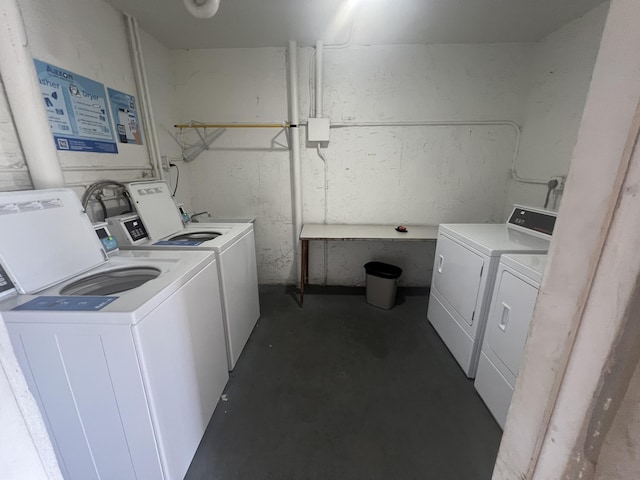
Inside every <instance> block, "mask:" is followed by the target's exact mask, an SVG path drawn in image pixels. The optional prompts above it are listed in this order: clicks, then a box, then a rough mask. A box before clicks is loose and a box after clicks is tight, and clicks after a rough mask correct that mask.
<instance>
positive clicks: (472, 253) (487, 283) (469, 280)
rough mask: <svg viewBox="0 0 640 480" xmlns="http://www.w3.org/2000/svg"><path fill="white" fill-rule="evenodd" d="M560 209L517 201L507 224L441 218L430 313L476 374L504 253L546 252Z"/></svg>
mask: <svg viewBox="0 0 640 480" xmlns="http://www.w3.org/2000/svg"><path fill="white" fill-rule="evenodd" d="M555 220H556V213H555V212H550V211H546V210H541V209H537V208H532V207H521V206H518V205H516V206H515V207H514V209H513V211H512V213H511V215H510V216H509V219H508V221H507V223H506V224H442V225H440V227H439V229H438V240H437V244H436V253H435V262H434V267H433V277H432V280H431V293H430V295H429V308H428V311H427V318H428V319H429V321H430V322H431V324H432V325H433V327H434V328H435V329H436V331H437V332H438V334H439V335H440V337H441V338H442V340H443V341H444V343H445V344H446V345H447V347H448V348H449V350H450V351H451V353H452V354H453V356H454V357H455V359H456V360H457V361H458V363H459V364H460V366H461V367H462V369H463V370H464V373H465V374H466V375H467V376H468V377H469V378H474V377H475V374H476V368H477V366H478V357H479V356H480V348H481V345H482V338H483V334H484V329H485V325H486V320H487V313H488V311H489V303H490V300H491V294H492V291H493V284H494V279H495V275H496V271H497V269H498V263H499V260H500V255H502V254H504V253H546V252H547V250H548V249H549V242H550V239H551V233H552V232H553V227H554V225H555Z"/></svg>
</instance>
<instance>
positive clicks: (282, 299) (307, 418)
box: [185, 286, 502, 480]
mask: <svg viewBox="0 0 640 480" xmlns="http://www.w3.org/2000/svg"><path fill="white" fill-rule="evenodd" d="M411 293H413V294H411ZM427 300H428V296H427V294H426V292H425V291H424V290H423V291H419V292H417V293H416V292H415V291H414V292H409V291H405V292H404V293H403V292H399V296H398V303H399V305H397V306H396V307H395V308H393V309H392V310H389V311H387V310H381V309H378V308H375V307H372V306H370V305H368V304H366V303H365V301H364V293H363V290H362V289H335V288H333V289H332V288H327V289H320V288H317V287H316V288H315V289H314V288H311V289H310V291H309V293H308V294H307V295H305V302H304V309H301V308H300V307H299V305H298V303H297V297H296V296H295V290H294V289H292V288H285V287H282V286H267V287H261V289H260V301H261V310H262V316H261V319H260V321H259V322H258V325H257V326H256V328H255V330H254V332H253V334H252V336H251V338H250V339H249V342H248V343H247V346H246V347H245V350H244V352H243V354H242V356H241V357H240V360H239V361H238V364H237V366H236V368H235V370H234V372H233V373H232V374H231V379H230V380H229V383H228V384H227V388H226V389H225V395H224V396H223V399H222V400H221V401H220V403H219V404H218V407H217V409H216V411H215V413H214V415H213V418H212V420H211V422H210V424H209V427H208V429H207V431H206V433H205V436H204V438H203V440H202V442H201V444H200V448H199V449H198V452H197V453H196V456H195V457H194V460H193V462H192V464H191V467H190V469H189V471H188V473H187V476H186V477H185V480H214V479H215V480H218V479H220V480H231V479H234V480H236V479H237V480H244V479H247V480H263V479H273V480H286V479H301V480H302V479H304V480H311V479H318V480H320V479H322V480H329V479H345V480H346V479H354V480H355V479H358V480H361V479H362V480H365V479H366V480H377V479H380V480H382V479H384V480H389V479H394V480H403V479H427V480H449V479H450V480H489V479H490V478H491V472H492V469H493V464H494V461H495V458H496V454H497V451H498V445H499V442H500V437H501V434H502V432H501V431H500V429H499V427H498V426H497V424H496V423H495V421H494V420H493V418H492V417H491V415H490V413H489V411H488V410H487V409H486V407H485V406H484V404H483V403H482V401H481V400H480V397H479V396H478V395H477V394H476V391H475V390H474V388H473V382H472V381H471V380H468V379H467V378H466V377H465V376H464V374H463V373H462V370H461V369H460V368H459V367H458V364H457V363H456V361H455V360H454V359H453V357H452V356H451V354H450V353H449V351H448V350H447V349H446V347H445V346H444V344H443V343H442V341H441V340H440V338H439V337H438V335H437V334H436V333H435V331H434V330H433V328H432V327H431V326H430V325H429V323H428V322H427V320H426V311H427Z"/></svg>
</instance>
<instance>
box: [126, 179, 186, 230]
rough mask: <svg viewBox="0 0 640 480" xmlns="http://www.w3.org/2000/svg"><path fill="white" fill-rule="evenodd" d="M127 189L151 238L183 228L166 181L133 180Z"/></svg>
mask: <svg viewBox="0 0 640 480" xmlns="http://www.w3.org/2000/svg"><path fill="white" fill-rule="evenodd" d="M127 190H128V191H129V194H130V196H131V198H132V199H133V201H134V203H135V207H136V210H137V211H138V215H140V219H141V220H142V223H143V224H144V226H145V228H146V230H147V233H148V234H149V237H150V238H151V240H161V239H163V238H165V237H168V236H169V235H171V234H175V233H178V232H179V231H180V230H182V229H183V228H184V225H183V224H182V217H181V216H180V212H179V210H178V207H177V206H176V202H174V201H173V197H172V196H171V193H170V192H169V186H168V185H167V183H166V182H163V181H159V180H156V181H153V182H133V183H129V184H127Z"/></svg>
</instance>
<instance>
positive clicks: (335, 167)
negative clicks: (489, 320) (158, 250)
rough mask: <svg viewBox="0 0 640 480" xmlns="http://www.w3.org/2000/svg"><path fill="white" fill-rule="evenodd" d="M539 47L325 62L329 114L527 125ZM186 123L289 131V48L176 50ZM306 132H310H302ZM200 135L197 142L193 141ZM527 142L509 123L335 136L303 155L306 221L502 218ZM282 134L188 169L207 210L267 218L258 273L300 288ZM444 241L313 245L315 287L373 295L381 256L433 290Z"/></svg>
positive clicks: (228, 149)
mask: <svg viewBox="0 0 640 480" xmlns="http://www.w3.org/2000/svg"><path fill="white" fill-rule="evenodd" d="M530 50H531V47H530V46H529V45H436V46H392V47H352V48H348V49H344V50H326V52H325V80H326V81H325V98H324V114H325V116H329V117H330V118H331V119H332V121H333V122H340V121H350V122H353V121H361V122H365V121H369V122H371V121H375V122H379V121H388V122H403V121H419V120H435V121H437V120H462V121H464V120H495V119H507V120H515V121H518V120H519V119H520V115H521V106H522V102H521V100H522V98H523V97H524V95H525V93H526V92H525V90H524V88H523V86H524V85H525V82H524V78H523V75H524V72H525V67H526V66H528V65H529V54H530ZM310 53H311V50H310V49H304V50H303V51H301V55H300V56H301V59H300V64H299V67H300V68H299V86H300V100H301V104H300V109H301V118H306V117H307V116H308V113H307V112H308V109H309V91H308V83H309V80H308V79H309V77H308V71H309V68H308V61H309V57H310ZM172 55H173V67H174V82H175V93H176V96H177V98H178V107H177V113H178V119H179V120H180V121H189V120H199V121H205V122H219V121H241V122H252V121H259V122H274V121H275V122H281V121H283V120H285V119H286V118H287V84H286V78H287V71H286V55H285V51H284V50H283V49H230V50H200V51H179V52H174V53H173V54H172ZM303 135H306V132H305V131H304V130H303ZM192 138H193V136H192ZM514 146H515V135H514V132H513V129H512V128H511V127H509V126H472V127H466V126H465V127H376V128H345V129H333V130H332V131H331V141H330V142H329V144H328V146H327V148H325V149H324V150H323V152H324V155H325V156H326V158H327V167H326V173H327V178H326V186H327V188H326V190H325V177H324V175H325V166H324V163H323V162H322V160H321V159H320V158H319V157H318V155H317V154H316V152H315V147H314V146H311V145H308V146H304V144H303V151H302V165H303V166H302V173H303V202H304V221H305V222H307V223H314V222H322V221H324V220H325V201H326V221H327V222H336V223H378V224H394V225H397V224H411V223H427V224H438V223H442V222H470V221H475V222H487V221H502V220H503V207H504V204H505V202H506V194H507V185H508V178H509V168H510V162H511V158H512V155H513V150H514ZM289 163H290V160H289V152H288V151H287V149H286V138H285V136H284V135H283V134H282V133H281V132H279V131H278V130H273V131H267V132H264V131H250V130H228V131H227V132H225V133H224V134H223V135H222V137H220V139H219V140H218V141H216V142H215V143H214V144H213V146H212V148H211V149H210V151H208V152H205V153H203V154H202V155H201V156H200V157H198V159H197V160H195V161H194V162H192V163H190V164H189V165H188V167H189V169H190V170H191V173H192V191H193V194H192V201H193V207H194V208H195V209H196V210H210V211H213V212H215V214H216V215H218V216H222V217H248V216H251V217H256V218H257V221H256V235H257V248H258V261H259V277H260V281H261V282H263V283H287V282H292V281H293V280H294V278H295V272H294V265H293V263H292V261H293V254H292V252H293V232H292V225H291V222H292V220H291V218H292V217H291V215H292V211H291V181H290V173H289ZM433 247H434V246H433V244H431V245H429V244H412V245H399V246H398V245H391V244H385V243H378V242H366V243H363V242H358V243H348V244H340V243H330V244H329V246H328V249H329V252H328V255H327V258H328V263H327V266H326V268H325V262H324V254H323V245H322V244H312V248H311V253H310V261H311V270H310V281H311V283H322V282H324V277H325V275H326V277H327V282H328V283H329V284H340V285H362V284H363V282H364V271H363V268H362V265H363V264H364V263H366V262H367V261H369V260H372V259H378V260H383V261H389V262H392V263H395V264H398V265H399V266H400V267H402V268H403V269H404V270H405V274H404V276H403V279H402V282H401V283H402V284H404V285H422V286H424V285H427V284H428V283H429V282H430V279H431V272H430V271H431V266H432V255H433Z"/></svg>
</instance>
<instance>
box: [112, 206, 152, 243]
mask: <svg viewBox="0 0 640 480" xmlns="http://www.w3.org/2000/svg"><path fill="white" fill-rule="evenodd" d="M106 222H107V224H108V225H109V228H110V230H111V234H112V235H113V236H114V237H116V240H117V241H118V243H119V244H120V246H121V247H125V246H128V245H139V244H141V243H145V242H146V241H148V240H149V234H148V233H147V229H146V228H144V224H143V223H142V221H141V220H140V217H139V216H138V215H137V214H136V213H125V214H122V215H117V216H115V217H109V218H107V219H106Z"/></svg>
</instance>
